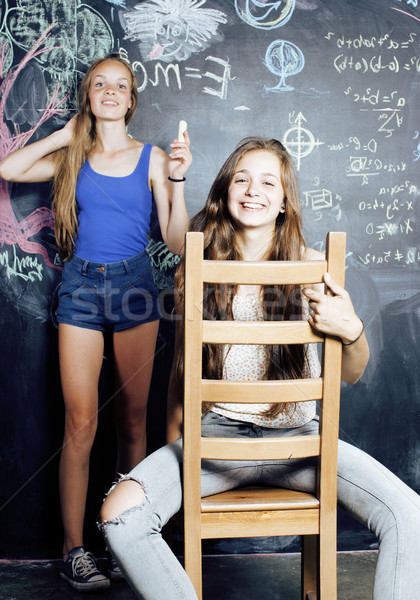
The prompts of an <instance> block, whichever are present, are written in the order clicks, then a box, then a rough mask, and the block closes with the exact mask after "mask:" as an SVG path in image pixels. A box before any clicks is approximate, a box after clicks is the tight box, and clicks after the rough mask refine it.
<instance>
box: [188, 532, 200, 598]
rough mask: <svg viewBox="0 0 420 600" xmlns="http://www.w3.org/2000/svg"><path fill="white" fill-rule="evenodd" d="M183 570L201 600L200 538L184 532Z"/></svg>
mask: <svg viewBox="0 0 420 600" xmlns="http://www.w3.org/2000/svg"><path fill="white" fill-rule="evenodd" d="M184 560H185V571H186V572H187V575H188V577H189V578H190V579H191V582H192V584H193V586H194V589H195V592H196V594H197V597H198V599H199V600H202V597H203V590H202V556H201V539H200V537H199V536H195V537H194V536H191V535H189V534H188V533H186V534H185V545H184Z"/></svg>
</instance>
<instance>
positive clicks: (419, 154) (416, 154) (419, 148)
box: [413, 131, 420, 162]
mask: <svg viewBox="0 0 420 600" xmlns="http://www.w3.org/2000/svg"><path fill="white" fill-rule="evenodd" d="M418 138H419V132H418V131H416V133H415V134H414V137H413V140H417V139H418ZM413 154H414V158H413V162H416V161H418V160H419V159H420V142H419V143H418V145H417V148H416V150H413Z"/></svg>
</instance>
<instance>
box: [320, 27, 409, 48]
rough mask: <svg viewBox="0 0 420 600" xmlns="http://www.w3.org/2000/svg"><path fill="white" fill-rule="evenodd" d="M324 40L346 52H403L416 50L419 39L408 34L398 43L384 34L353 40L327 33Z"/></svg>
mask: <svg viewBox="0 0 420 600" xmlns="http://www.w3.org/2000/svg"><path fill="white" fill-rule="evenodd" d="M325 39H326V40H328V41H330V40H333V41H334V42H335V44H336V46H337V48H340V49H341V48H346V49H348V50H351V49H353V50H361V49H366V48H374V49H380V50H381V51H384V50H398V49H400V50H404V49H406V48H409V47H411V46H414V47H415V48H416V49H417V48H418V42H419V37H418V35H417V33H410V34H409V35H408V37H407V38H406V39H405V40H403V41H399V40H396V39H394V38H393V37H392V36H391V35H390V34H389V33H386V34H385V35H383V36H382V37H379V38H378V37H375V36H371V37H364V36H363V35H362V34H360V35H358V36H357V37H355V38H351V37H346V36H344V35H342V34H341V35H337V34H336V33H334V32H332V31H329V32H328V33H327V35H326V36H325Z"/></svg>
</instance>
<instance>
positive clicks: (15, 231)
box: [0, 26, 64, 268]
mask: <svg viewBox="0 0 420 600" xmlns="http://www.w3.org/2000/svg"><path fill="white" fill-rule="evenodd" d="M52 27H53V26H51V27H49V28H48V29H47V31H46V32H45V33H44V34H43V35H41V37H40V38H39V39H38V40H37V41H36V42H35V44H34V45H33V46H32V48H31V49H30V50H29V52H28V53H27V54H26V55H25V56H24V57H23V59H22V60H21V61H20V63H19V65H18V66H17V67H16V69H14V70H11V71H9V72H8V73H7V75H6V77H5V78H4V79H3V81H2V83H1V85H0V158H3V157H4V156H6V155H7V154H9V153H10V152H12V151H13V150H16V149H18V148H21V147H22V146H24V145H25V144H26V142H27V141H28V140H29V139H30V138H31V137H32V135H33V134H34V133H35V131H36V130H37V129H38V128H39V127H40V126H41V125H42V124H43V123H44V122H45V121H47V120H48V119H50V118H51V117H52V116H53V115H57V114H62V113H63V112H64V111H63V109H62V108H61V104H62V103H63V100H58V91H59V86H57V87H56V90H55V92H54V93H53V95H52V96H51V98H50V100H49V102H48V104H47V106H46V108H45V109H44V110H43V112H42V113H41V115H40V117H39V119H38V122H37V123H36V124H34V125H33V126H32V127H31V129H29V130H28V131H23V132H20V131H19V129H18V130H17V133H15V134H14V135H12V134H11V133H10V131H9V128H8V126H7V124H6V123H5V122H4V117H5V104H6V101H7V99H8V97H9V94H10V92H11V90H12V87H13V84H14V83H15V81H16V78H17V77H18V75H19V74H20V73H21V71H22V69H23V68H24V67H25V66H26V65H27V64H28V62H29V61H30V60H31V59H33V58H35V57H36V56H39V55H40V54H41V53H43V52H46V51H48V48H46V47H44V48H40V46H42V44H43V43H44V42H45V41H46V40H47V39H48V37H49V35H50V31H51V29H52ZM2 50H3V51H0V72H1V71H2V70H3V69H2V66H3V65H2V60H3V58H4V46H3V49H2ZM44 228H47V229H49V230H51V232H53V230H54V219H53V216H52V213H51V210H50V209H49V208H47V207H45V206H42V207H39V208H37V209H36V210H34V211H33V212H32V213H31V214H29V215H28V216H27V217H25V218H24V219H22V220H21V221H18V220H17V218H16V215H15V213H14V211H13V207H12V204H11V201H10V197H9V190H8V183H7V181H4V180H3V179H0V245H2V246H3V245H4V244H7V245H10V246H13V245H15V244H16V245H18V246H19V247H20V248H21V250H22V251H23V252H27V253H28V254H41V255H42V256H43V257H44V260H45V262H46V264H47V265H49V266H50V267H53V268H58V267H57V266H56V265H54V264H53V262H51V260H50V258H49V256H48V252H47V250H46V248H44V246H43V245H42V244H40V243H38V242H34V241H31V239H30V238H31V237H32V236H34V235H35V234H36V233H38V232H39V231H41V229H44Z"/></svg>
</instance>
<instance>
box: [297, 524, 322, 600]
mask: <svg viewBox="0 0 420 600" xmlns="http://www.w3.org/2000/svg"><path fill="white" fill-rule="evenodd" d="M301 541H302V569H301V572H302V598H303V600H317V595H318V585H319V548H318V542H319V540H318V536H317V535H303V536H302V537H301Z"/></svg>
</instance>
